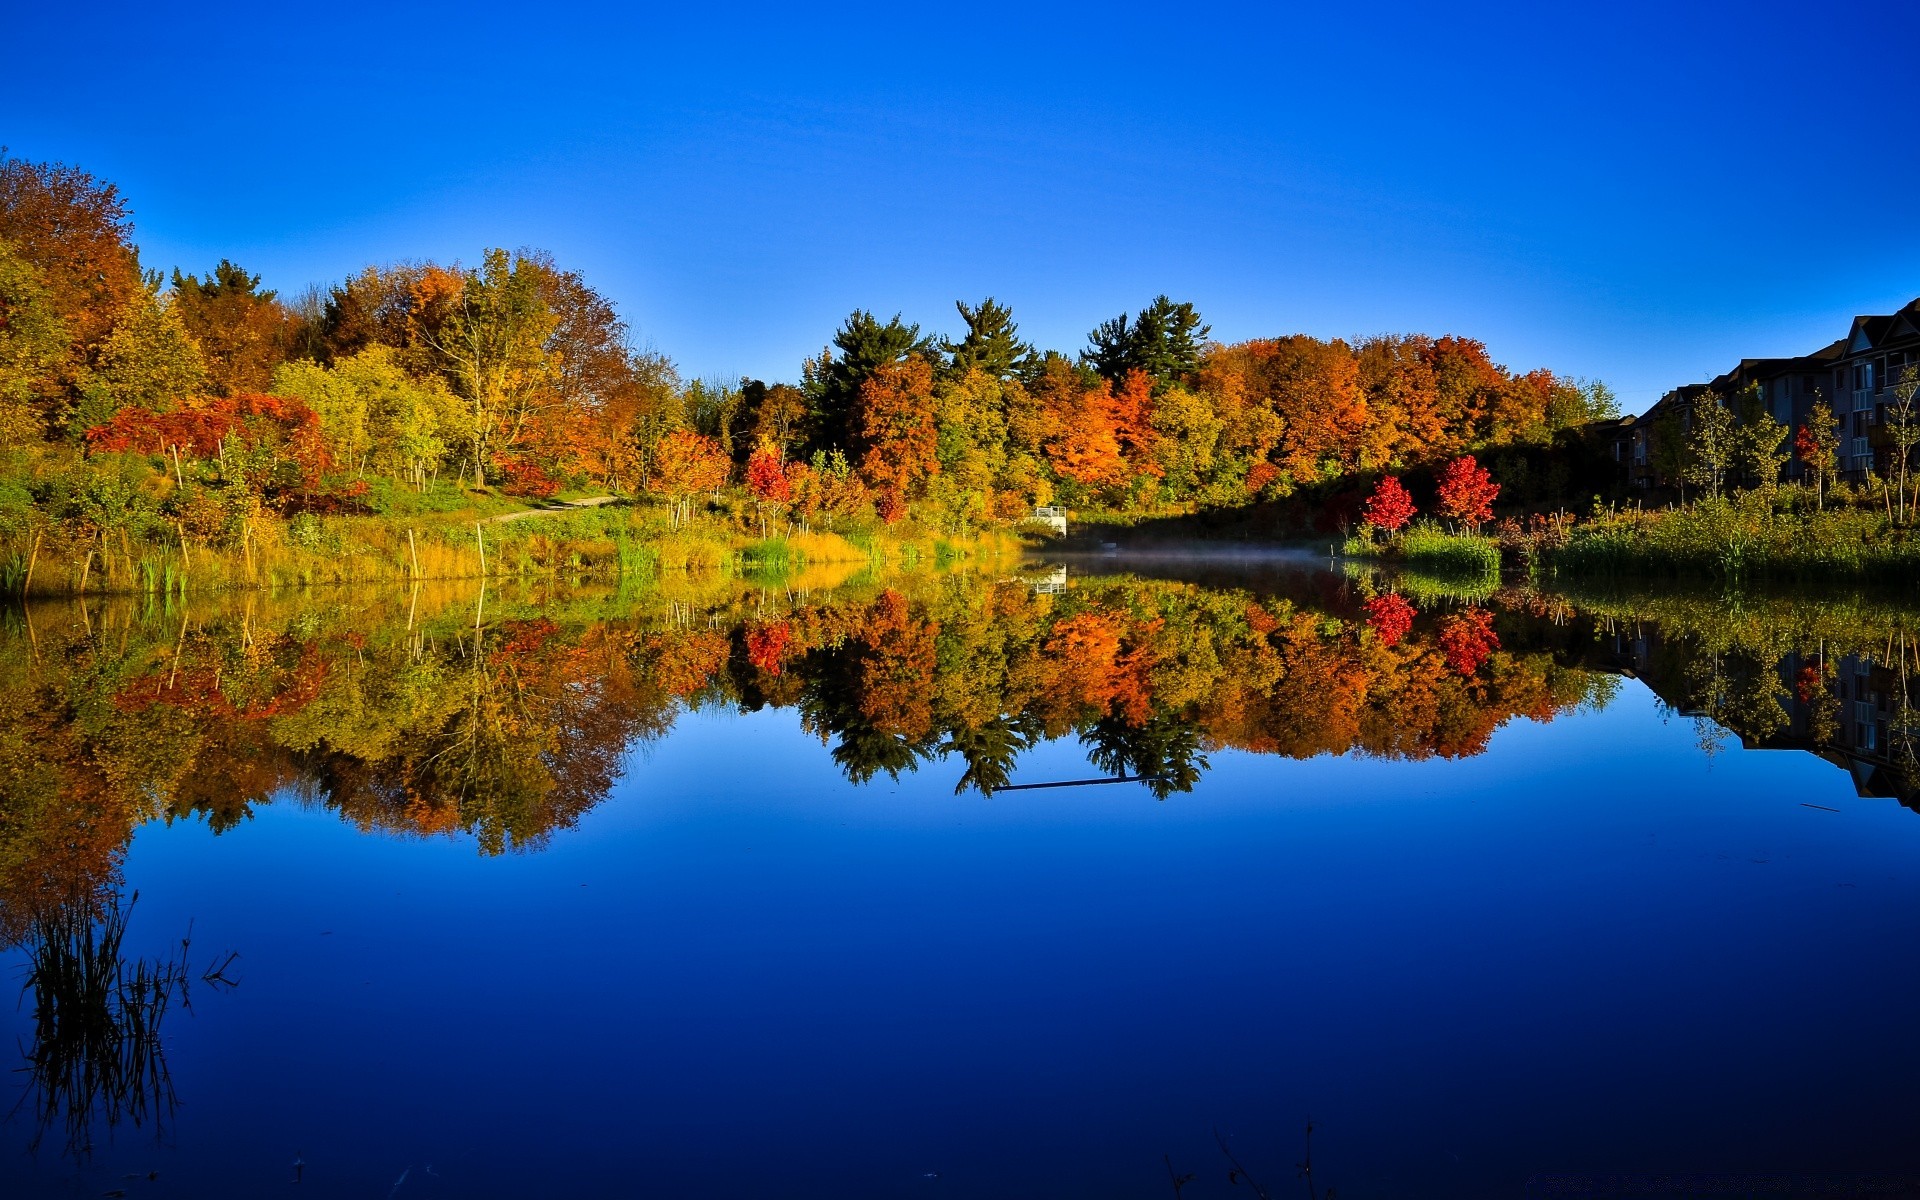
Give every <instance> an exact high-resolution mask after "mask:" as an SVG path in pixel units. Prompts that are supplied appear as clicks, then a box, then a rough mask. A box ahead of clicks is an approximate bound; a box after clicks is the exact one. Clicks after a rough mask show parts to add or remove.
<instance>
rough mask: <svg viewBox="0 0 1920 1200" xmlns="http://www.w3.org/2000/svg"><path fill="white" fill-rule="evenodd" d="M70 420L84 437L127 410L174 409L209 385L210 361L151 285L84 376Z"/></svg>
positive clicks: (72, 429)
mask: <svg viewBox="0 0 1920 1200" xmlns="http://www.w3.org/2000/svg"><path fill="white" fill-rule="evenodd" d="M83 378H84V382H83V383H82V384H81V387H80V400H79V402H78V403H77V404H76V405H75V406H74V409H73V411H72V413H71V414H70V416H69V419H68V431H69V432H70V433H71V434H73V435H74V436H76V437H77V436H79V435H80V434H83V433H85V432H86V431H87V430H89V429H91V428H93V427H94V426H96V425H104V424H106V423H107V422H108V421H111V420H112V419H113V415H114V414H115V413H117V412H119V411H120V410H121V409H123V408H144V409H146V410H147V411H148V412H156V413H163V412H172V411H173V410H174V409H176V408H178V407H180V402H181V401H182V400H185V399H187V398H189V397H191V396H193V395H195V394H197V393H199V392H201V391H203V390H204V389H205V388H206V386H207V365H206V359H205V358H203V357H202V356H201V353H200V345H199V343H197V342H195V341H194V340H193V335H192V334H190V333H188V332H187V327H186V326H185V325H184V324H183V323H182V322H181V320H180V314H179V313H178V312H177V311H176V310H175V308H174V305H173V304H172V303H171V302H170V300H169V299H168V298H167V297H165V296H162V295H160V294H159V293H158V291H157V290H156V289H155V288H152V287H149V288H147V289H146V290H145V291H143V292H142V293H141V294H140V295H139V297H138V298H136V299H135V301H134V302H133V303H132V304H131V305H129V306H128V307H127V309H126V311H125V312H124V313H123V315H122V319H121V321H120V324H119V325H117V326H116V327H115V328H114V331H113V333H112V335H111V336H109V337H108V338H107V341H106V344H105V345H104V346H102V347H101V349H100V354H99V365H98V366H97V367H96V368H95V369H94V370H93V371H91V372H88V373H87V374H86V375H85V376H84V377H83Z"/></svg>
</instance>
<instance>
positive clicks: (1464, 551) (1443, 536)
mask: <svg viewBox="0 0 1920 1200" xmlns="http://www.w3.org/2000/svg"><path fill="white" fill-rule="evenodd" d="M1363 530H1364V531H1363V532H1361V533H1357V534H1353V535H1351V536H1349V537H1348V538H1347V540H1346V542H1345V544H1343V545H1342V546H1341V553H1342V554H1343V555H1344V556H1345V557H1347V558H1358V559H1369V560H1374V561H1379V562H1390V563H1395V564H1398V565H1401V566H1404V567H1406V568H1408V569H1410V570H1415V571H1419V572H1421V573H1423V574H1427V575H1434V576H1441V577H1447V578H1457V579H1473V580H1477V579H1482V578H1486V577H1489V576H1490V577H1492V578H1495V579H1497V578H1499V574H1500V545H1499V543H1498V542H1496V541H1494V540H1493V539H1492V538H1490V537H1484V536H1482V535H1480V534H1477V533H1453V532H1449V531H1447V530H1446V529H1443V528H1441V527H1440V526H1438V525H1435V524H1433V523H1431V522H1428V521H1417V522H1415V523H1414V524H1412V525H1410V526H1408V527H1407V528H1406V529H1404V530H1402V531H1401V532H1399V533H1392V534H1383V535H1374V534H1373V531H1372V530H1371V528H1370V527H1363Z"/></svg>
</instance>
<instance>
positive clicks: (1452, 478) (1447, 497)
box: [1434, 454, 1500, 529]
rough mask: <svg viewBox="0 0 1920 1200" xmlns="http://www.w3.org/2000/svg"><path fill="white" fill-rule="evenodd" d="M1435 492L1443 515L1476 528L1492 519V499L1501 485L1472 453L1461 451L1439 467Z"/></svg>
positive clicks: (1495, 497) (1498, 492)
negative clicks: (1460, 453) (1454, 457)
mask: <svg viewBox="0 0 1920 1200" xmlns="http://www.w3.org/2000/svg"><path fill="white" fill-rule="evenodd" d="M1434 495H1435V498H1436V499H1437V500H1438V501H1439V504H1440V512H1441V513H1442V514H1443V515H1445V516H1448V517H1451V518H1453V519H1454V520H1456V521H1459V522H1461V523H1462V524H1464V525H1467V526H1468V527H1470V528H1473V529H1478V528H1480V526H1481V524H1482V523H1483V522H1486V521H1490V520H1492V519H1493V502H1494V501H1495V500H1496V499H1498V498H1499V496H1500V485H1499V484H1497V483H1495V482H1494V481H1493V476H1492V475H1491V474H1490V473H1489V472H1488V471H1487V469H1486V468H1485V467H1483V466H1481V465H1480V464H1479V463H1478V462H1476V461H1475V460H1474V457H1473V455H1471V454H1463V455H1461V456H1460V457H1459V458H1456V459H1454V460H1453V461H1452V462H1449V463H1448V464H1447V465H1446V467H1445V468H1443V469H1442V470H1441V472H1440V480H1439V484H1438V486H1437V487H1436V488H1435V490H1434Z"/></svg>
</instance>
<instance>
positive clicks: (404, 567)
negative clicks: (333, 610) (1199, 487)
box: [0, 496, 1025, 599]
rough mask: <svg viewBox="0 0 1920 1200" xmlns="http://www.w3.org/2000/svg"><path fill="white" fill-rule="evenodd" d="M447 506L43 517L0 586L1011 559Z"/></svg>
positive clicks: (604, 514)
mask: <svg viewBox="0 0 1920 1200" xmlns="http://www.w3.org/2000/svg"><path fill="white" fill-rule="evenodd" d="M477 499H478V501H479V502H477V503H473V504H469V505H466V506H464V507H462V508H459V509H454V510H452V511H437V512H436V511H415V512H409V513H402V514H380V515H346V516H322V515H318V514H314V513H302V514H300V515H297V516H295V517H293V518H291V519H288V520H279V519H273V518H267V517H261V518H258V519H255V520H251V521H244V522H242V523H240V525H239V528H238V531H237V532H236V533H233V534H230V535H228V536H225V537H221V538H218V539H216V538H211V537H209V538H196V537H195V536H194V535H193V533H192V531H191V530H190V529H188V528H187V527H185V526H184V524H182V523H178V522H176V523H173V524H172V527H171V528H166V527H164V526H162V527H156V528H151V529H142V530H139V531H137V532H133V531H129V530H127V529H124V528H121V529H111V528H100V527H94V528H91V529H89V528H84V527H81V528H74V527H72V526H67V525H62V524H54V523H46V524H42V525H39V526H38V527H36V528H34V529H33V530H32V532H31V533H30V534H27V533H24V532H22V533H19V534H15V535H14V536H11V537H9V538H6V539H5V540H4V541H0V596H5V597H12V598H33V599H56V598H60V597H68V596H84V595H100V594H109V595H115V594H120V595H124V594H132V595H140V594H148V595H174V594H185V593H189V592H209V591H223V590H230V589H244V588H280V587H309V586H319V585H339V584H362V583H388V582H407V583H417V582H423V581H430V580H463V579H482V578H486V579H493V578H537V577H543V576H563V577H565V578H568V579H572V580H580V579H600V580H608V581H612V580H620V581H647V580H654V579H658V578H660V577H663V576H674V575H700V574H717V575H721V576H750V577H768V578H775V579H777V578H784V577H788V576H792V575H795V574H798V573H801V572H804V571H807V570H810V569H819V568H824V567H846V568H849V569H855V570H857V569H863V568H873V569H912V568H915V567H917V566H920V565H922V564H925V565H929V566H937V567H944V566H947V565H949V564H953V563H958V562H962V561H970V560H986V561H997V560H999V559H1003V558H1008V557H1014V556H1017V555H1018V554H1020V553H1021V551H1022V550H1023V549H1024V545H1025V544H1024V543H1023V542H1022V541H1021V540H1020V539H1019V538H1017V537H1015V536H1013V535H1012V534H1009V533H1004V532H998V531H985V532H981V533H977V534H973V535H970V536H946V535H941V534H938V533H935V532H932V531H929V530H926V529H923V528H920V527H917V526H914V525H911V524H908V523H905V522H902V523H899V524H897V525H894V526H886V525H883V524H878V523H876V524H875V525H874V526H872V527H850V528H847V529H845V530H843V531H842V530H819V529H810V528H805V527H801V526H798V525H794V524H789V523H784V522H783V523H779V524H770V527H769V530H768V533H767V534H766V535H765V536H755V535H754V534H752V533H750V532H747V531H745V530H743V529H741V528H740V527H739V526H738V524H737V523H735V522H733V521H731V520H728V519H725V518H726V514H718V515H715V516H713V517H711V518H707V517H701V516H696V517H695V518H694V519H692V520H683V521H679V522H675V521H673V520H672V519H670V516H669V512H668V508H667V506H666V505H665V504H663V503H650V502H646V501H640V502H634V501H627V500H617V499H614V498H612V497H593V498H590V502H589V501H581V502H572V503H568V502H549V503H546V504H543V505H539V506H529V505H525V504H516V503H512V502H507V501H502V500H499V499H496V498H493V497H485V496H483V497H479V498H477Z"/></svg>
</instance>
